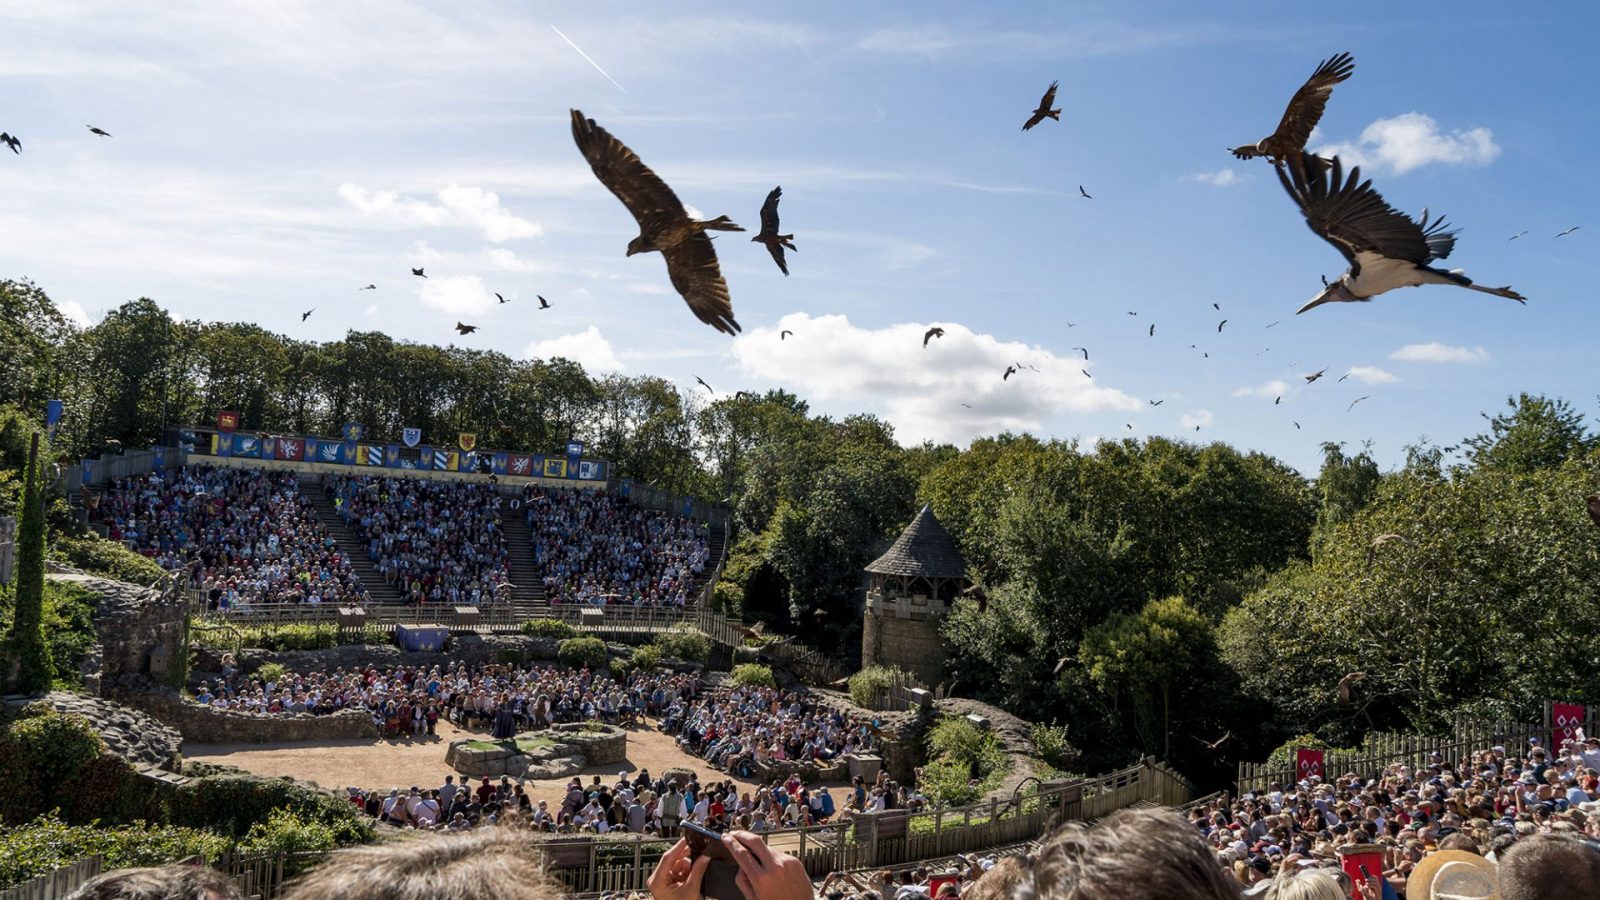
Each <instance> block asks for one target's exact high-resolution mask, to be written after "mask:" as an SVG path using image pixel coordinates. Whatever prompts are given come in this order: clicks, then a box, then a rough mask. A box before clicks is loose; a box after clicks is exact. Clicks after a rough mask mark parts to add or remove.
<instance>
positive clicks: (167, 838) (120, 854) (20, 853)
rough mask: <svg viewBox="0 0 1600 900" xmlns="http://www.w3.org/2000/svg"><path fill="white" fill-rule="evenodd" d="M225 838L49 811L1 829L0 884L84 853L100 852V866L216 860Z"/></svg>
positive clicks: (223, 849) (36, 873)
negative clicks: (70, 820) (71, 819)
mask: <svg viewBox="0 0 1600 900" xmlns="http://www.w3.org/2000/svg"><path fill="white" fill-rule="evenodd" d="M229 843H230V842H229V841H228V839H227V838H224V837H222V836H220V835H216V834H212V833H210V832H206V831H200V830H197V829H193V828H174V827H171V826H163V825H150V824H147V823H144V822H136V823H134V824H131V825H119V826H103V825H98V824H97V825H92V826H85V825H69V824H67V823H66V822H63V821H62V820H61V819H60V818H59V817H57V816H56V815H54V814H46V815H42V816H39V817H37V818H35V819H33V820H32V821H29V822H27V823H26V824H23V825H20V826H17V827H14V828H5V829H0V889H3V888H7V887H10V886H12V885H15V884H18V883H20V882H23V881H27V880H28V879H30V878H34V877H37V876H39V875H44V874H47V873H49V872H52V871H54V870H56V869H59V868H61V867H62V866H66V865H70V864H72V863H74V862H77V861H78V860H80V859H83V858H84V857H86V856H100V857H103V858H104V860H105V868H106V869H107V870H108V871H109V870H111V869H125V868H131V867H134V866H158V865H161V864H163V863H167V862H171V861H172V860H176V859H183V858H185V857H189V856H201V857H204V858H206V859H215V858H216V857H218V856H220V855H221V854H223V853H224V852H226V851H227V849H228V846H229Z"/></svg>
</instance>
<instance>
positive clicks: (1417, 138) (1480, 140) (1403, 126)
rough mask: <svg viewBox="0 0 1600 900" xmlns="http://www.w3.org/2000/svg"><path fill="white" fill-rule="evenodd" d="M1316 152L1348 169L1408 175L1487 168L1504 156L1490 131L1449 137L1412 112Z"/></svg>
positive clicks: (1429, 119)
mask: <svg viewBox="0 0 1600 900" xmlns="http://www.w3.org/2000/svg"><path fill="white" fill-rule="evenodd" d="M1316 152H1317V153H1318V154H1320V155H1322V156H1334V155H1337V156H1339V157H1340V158H1342V159H1343V160H1344V163H1345V165H1346V167H1349V166H1353V165H1360V166H1365V167H1367V168H1369V169H1379V168H1381V169H1386V170H1388V171H1391V172H1394V173H1395V174H1404V173H1406V172H1409V171H1411V170H1412V169H1416V168H1420V167H1422V166H1426V165H1430V164H1432V163H1442V164H1445V165H1452V166H1486V165H1488V164H1489V163H1491V162H1494V160H1495V158H1496V157H1498V156H1499V155H1500V145H1498V144H1496V143H1495V142H1494V132H1492V131H1490V130H1489V129H1487V128H1482V127H1478V128H1469V129H1467V130H1465V131H1454V132H1451V133H1449V134H1445V133H1444V132H1441V131H1440V130H1439V123H1437V122H1435V121H1434V120H1433V117H1431V116H1426V115H1423V114H1422V113H1419V112H1408V113H1403V114H1401V115H1398V116H1394V117H1392V118H1388V119H1379V120H1377V121H1376V122H1373V123H1372V124H1371V125H1368V126H1367V127H1366V128H1364V129H1362V131H1361V137H1360V138H1358V139H1356V140H1355V141H1346V142H1343V143H1333V144H1328V145H1327V146H1324V147H1320V148H1318V149H1317V151H1316Z"/></svg>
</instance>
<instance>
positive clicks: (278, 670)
mask: <svg viewBox="0 0 1600 900" xmlns="http://www.w3.org/2000/svg"><path fill="white" fill-rule="evenodd" d="M287 674H289V670H288V669H287V668H285V667H284V665H283V663H275V662H269V663H267V664H266V665H264V666H262V667H261V668H259V669H257V670H256V677H257V678H259V679H261V680H262V681H266V682H271V683H274V684H276V683H278V682H281V681H283V676H285V675H287Z"/></svg>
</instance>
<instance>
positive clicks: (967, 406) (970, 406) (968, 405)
mask: <svg viewBox="0 0 1600 900" xmlns="http://www.w3.org/2000/svg"><path fill="white" fill-rule="evenodd" d="M961 405H962V406H965V407H966V408H967V409H971V408H972V404H971V403H963V404H961Z"/></svg>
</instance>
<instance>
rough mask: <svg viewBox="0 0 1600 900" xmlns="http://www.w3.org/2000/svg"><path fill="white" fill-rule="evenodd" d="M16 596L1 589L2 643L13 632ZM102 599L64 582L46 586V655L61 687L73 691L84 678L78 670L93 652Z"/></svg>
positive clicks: (54, 582) (49, 583) (97, 595)
mask: <svg viewBox="0 0 1600 900" xmlns="http://www.w3.org/2000/svg"><path fill="white" fill-rule="evenodd" d="M14 603H15V593H14V590H13V587H12V586H9V585H8V586H6V587H0V640H3V636H4V635H6V634H8V633H9V632H10V630H11V617H12V607H13V604H14ZM99 604H100V595H99V594H96V593H94V592H93V591H90V590H88V589H87V588H84V587H81V586H79V585H76V584H72V583H70V582H65V581H50V580H48V579H47V580H46V581H45V583H44V643H45V651H46V652H47V653H48V654H49V655H50V662H51V665H52V667H53V668H54V670H55V682H56V684H58V685H62V686H65V687H72V686H74V685H77V684H78V683H79V682H80V681H81V680H82V676H81V674H80V672H79V667H80V665H81V664H82V662H83V660H84V657H86V656H88V655H89V651H90V650H92V649H93V648H94V645H95V642H96V640H98V638H97V637H96V636H95V631H94V610H95V607H96V606H98V605H99Z"/></svg>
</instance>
